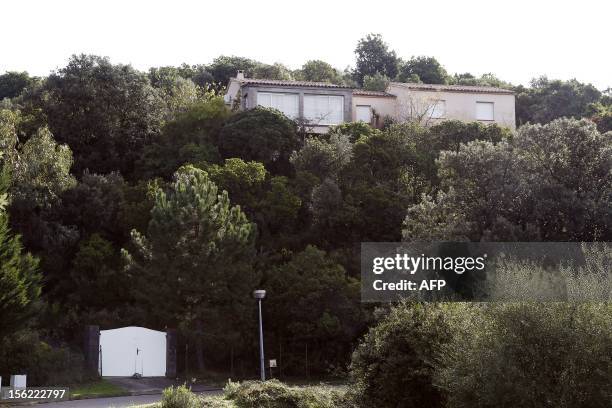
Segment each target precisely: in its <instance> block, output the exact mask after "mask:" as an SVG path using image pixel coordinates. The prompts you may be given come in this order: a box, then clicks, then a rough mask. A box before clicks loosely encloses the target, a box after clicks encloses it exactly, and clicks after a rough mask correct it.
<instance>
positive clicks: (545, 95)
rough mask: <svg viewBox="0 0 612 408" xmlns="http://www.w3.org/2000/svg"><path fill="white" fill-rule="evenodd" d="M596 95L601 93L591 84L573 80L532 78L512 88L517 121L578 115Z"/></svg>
mask: <svg viewBox="0 0 612 408" xmlns="http://www.w3.org/2000/svg"><path fill="white" fill-rule="evenodd" d="M600 97H601V92H599V91H598V90H597V89H596V88H595V87H594V86H593V85H591V84H583V83H581V82H578V81H577V80H575V79H571V80H569V81H561V80H549V79H548V78H546V77H540V78H537V79H533V80H532V81H531V87H529V88H524V87H522V86H519V87H517V89H516V117H517V122H518V123H519V124H523V123H527V122H531V123H548V122H550V121H552V120H554V119H557V118H561V117H564V116H565V117H573V118H577V119H578V118H582V117H585V116H587V115H588V109H589V105H590V104H591V103H595V102H597V101H598V100H599V99H600Z"/></svg>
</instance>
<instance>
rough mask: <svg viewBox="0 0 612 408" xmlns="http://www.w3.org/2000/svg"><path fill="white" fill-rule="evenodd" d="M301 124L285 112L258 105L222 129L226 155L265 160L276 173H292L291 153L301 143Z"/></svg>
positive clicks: (236, 117) (248, 159)
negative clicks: (299, 134) (296, 122)
mask: <svg viewBox="0 0 612 408" xmlns="http://www.w3.org/2000/svg"><path fill="white" fill-rule="evenodd" d="M296 132H297V126H296V124H295V122H293V121H291V120H290V119H289V118H287V117H286V116H285V115H283V114H282V113H281V112H279V111H277V110H274V109H268V108H262V107H256V108H254V109H249V110H246V111H242V112H239V113H237V114H235V115H233V116H232V117H231V118H230V119H229V120H228V121H227V122H226V123H225V125H224V126H223V128H222V129H221V133H220V135H219V150H220V152H221V155H222V157H223V158H233V157H239V158H241V159H243V160H247V161H258V162H262V163H263V164H264V165H265V166H266V168H267V169H268V170H270V172H271V173H272V174H288V173H289V171H290V163H289V156H290V155H291V153H292V152H293V151H294V150H296V149H297V147H298V146H299V139H298V136H297V133H296Z"/></svg>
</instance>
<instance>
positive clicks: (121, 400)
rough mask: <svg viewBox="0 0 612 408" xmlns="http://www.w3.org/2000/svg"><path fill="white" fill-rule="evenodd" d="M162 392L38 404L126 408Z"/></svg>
mask: <svg viewBox="0 0 612 408" xmlns="http://www.w3.org/2000/svg"><path fill="white" fill-rule="evenodd" d="M221 393H222V391H221V390H212V391H204V392H198V394H200V395H219V394H221ZM160 399H161V394H154V395H152V394H149V395H132V396H128V397H113V398H94V399H83V400H74V401H60V402H50V403H47V404H38V405H37V406H40V407H41V408H109V407H116V408H124V407H131V406H133V405H145V404H153V403H155V402H159V400H160Z"/></svg>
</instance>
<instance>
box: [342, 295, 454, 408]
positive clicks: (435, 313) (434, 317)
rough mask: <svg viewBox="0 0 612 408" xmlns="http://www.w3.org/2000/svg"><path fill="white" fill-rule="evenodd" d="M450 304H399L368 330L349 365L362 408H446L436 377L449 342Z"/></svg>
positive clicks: (354, 391) (451, 330)
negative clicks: (412, 407)
mask: <svg viewBox="0 0 612 408" xmlns="http://www.w3.org/2000/svg"><path fill="white" fill-rule="evenodd" d="M453 306H454V305H449V306H447V305H442V306H441V305H435V304H431V305H429V304H424V305H422V304H401V305H399V306H398V307H396V308H393V309H392V310H391V311H390V312H389V313H388V314H387V315H386V316H385V317H384V318H383V319H382V320H381V321H380V323H378V324H377V325H376V326H374V327H373V328H371V329H370V331H369V332H368V333H367V334H366V335H365V337H364V338H363V340H362V341H361V343H360V344H359V346H358V347H357V348H356V349H355V352H354V353H353V361H352V363H351V378H352V381H353V383H354V384H355V387H354V388H353V390H352V393H353V394H354V397H355V399H356V400H358V401H359V403H360V406H363V407H369V406H376V407H381V408H383V407H398V406H402V407H410V406H427V407H432V408H436V407H443V406H444V404H443V403H444V396H443V393H442V392H440V390H439V389H438V388H437V387H436V386H435V384H434V374H435V367H436V366H435V364H436V359H437V358H438V353H439V352H440V350H441V347H442V346H443V345H445V344H447V343H448V342H449V341H450V340H451V338H452V332H453V327H452V326H451V324H450V322H449V318H450V316H449V315H450V310H451V309H452V308H453Z"/></svg>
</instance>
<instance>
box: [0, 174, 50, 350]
mask: <svg viewBox="0 0 612 408" xmlns="http://www.w3.org/2000/svg"><path fill="white" fill-rule="evenodd" d="M8 177H9V173H8V172H7V171H6V170H5V169H3V171H2V175H1V180H0V190H1V192H2V193H3V194H5V192H6V188H7V184H8V182H9V181H8ZM41 281H42V277H41V275H40V274H39V272H38V260H37V259H36V258H34V257H33V256H32V255H30V254H29V253H26V252H25V251H24V249H23V246H22V245H21V240H20V237H19V236H18V235H13V234H12V233H11V231H10V229H9V224H8V215H7V213H6V210H5V209H4V208H2V209H1V210H0V316H2V319H3V322H2V324H1V325H0V339H3V338H4V337H5V336H7V335H10V334H12V333H14V332H16V331H18V330H19V329H22V328H24V327H25V326H26V325H27V324H28V322H29V321H30V320H31V319H32V318H33V317H34V316H35V314H36V312H37V302H38V298H39V296H40V291H41Z"/></svg>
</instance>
